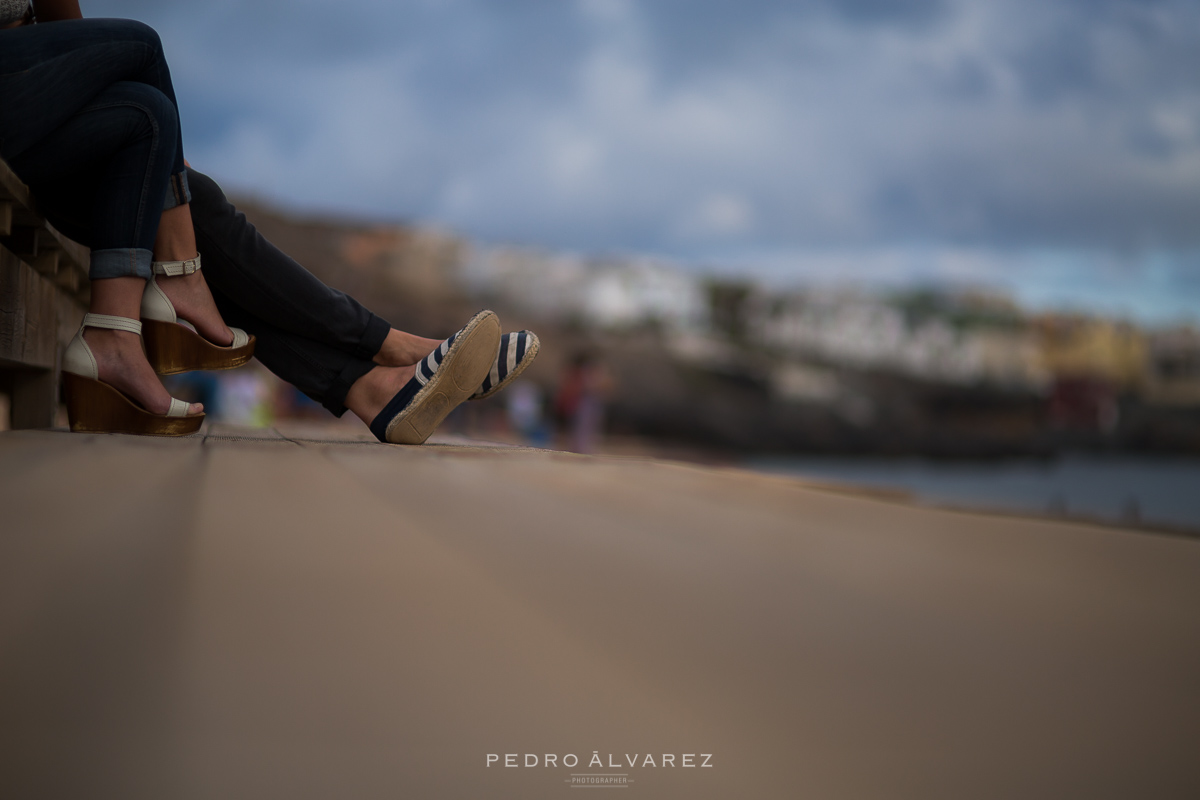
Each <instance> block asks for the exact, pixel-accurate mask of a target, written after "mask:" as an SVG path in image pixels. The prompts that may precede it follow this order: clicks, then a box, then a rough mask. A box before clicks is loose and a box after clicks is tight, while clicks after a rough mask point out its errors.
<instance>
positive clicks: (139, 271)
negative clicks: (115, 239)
mask: <svg viewBox="0 0 1200 800" xmlns="http://www.w3.org/2000/svg"><path fill="white" fill-rule="evenodd" d="M153 261H154V253H153V252H151V251H150V250H143V249H142V248H140V247H121V248H114V249H111V250H93V251H92V259H91V266H90V267H89V268H88V277H89V278H90V279H91V280H94V281H97V280H104V279H105V278H143V279H145V280H150V275H151V266H150V265H151V263H152V262H153Z"/></svg>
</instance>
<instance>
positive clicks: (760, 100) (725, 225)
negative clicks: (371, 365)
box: [82, 0, 1200, 321]
mask: <svg viewBox="0 0 1200 800" xmlns="http://www.w3.org/2000/svg"><path fill="white" fill-rule="evenodd" d="M82 6H83V8H84V13H85V14H87V15H89V16H128V17H133V18H136V19H141V20H143V21H146V22H148V23H150V24H151V25H153V26H154V27H155V28H157V29H158V30H159V32H160V33H161V35H162V37H163V39H164V42H165V45H166V48H167V54H168V58H169V59H170V62H171V65H172V70H173V73H174V75H175V80H176V84H177V88H178V91H179V95H180V103H181V106H182V109H181V110H182V115H183V119H184V137H185V142H186V147H187V151H188V156H189V160H191V161H192V163H193V164H194V165H196V166H197V167H198V168H200V169H202V170H204V171H208V172H210V173H211V174H212V175H214V177H217V178H218V179H219V180H221V181H222V183H224V184H225V185H226V186H227V188H231V189H236V190H239V191H242V192H254V193H255V194H258V195H260V196H264V197H266V198H269V199H271V200H274V201H276V202H279V203H282V204H284V205H286V206H288V207H291V208H293V209H328V210H334V211H339V212H343V213H350V214H356V215H357V214H361V215H366V216H369V217H371V218H375V219H383V220H415V221H421V222H428V223H433V224H437V225H440V226H442V227H446V228H450V229H453V230H457V231H459V232H462V233H464V234H467V235H470V236H473V237H476V238H478V239H480V240H483V241H487V242H513V243H521V244H529V245H537V246H543V247H547V248H554V249H565V250H572V251H577V252H582V253H595V254H611V253H644V254H651V255H658V256H662V257H666V258H669V259H673V260H676V261H678V262H680V263H683V264H687V265H690V266H694V267H696V268H702V269H708V270H718V271H721V272H727V273H743V274H751V275H756V276H759V277H761V278H763V279H764V280H767V281H770V282H772V283H776V284H790V283H812V282H865V283H872V284H874V283H885V284H904V283H908V282H913V281H918V282H928V281H953V282H959V283H983V284H991V285H995V286H998V287H1003V288H1006V289H1008V290H1010V291H1012V292H1013V293H1015V294H1016V295H1017V296H1018V297H1019V298H1020V299H1021V300H1022V301H1024V302H1025V303H1028V304H1031V305H1036V306H1057V307H1063V306H1074V307H1080V308H1090V309H1098V310H1106V311H1111V312H1116V313H1121V314H1127V315H1131V316H1134V317H1137V318H1139V319H1142V320H1146V321H1164V320H1172V319H1181V318H1188V317H1189V316H1190V318H1191V319H1193V320H1196V321H1200V2H1196V0H1161V1H1160V0H1128V1H1126V2H1120V1H1118V0H808V1H803V0H792V1H791V2H785V1H784V0H738V1H737V2H708V1H707V0H654V2H650V1H649V0H644V1H643V2H633V0H537V1H535V0H503V1H501V2H497V0H407V1H401V0H324V1H323V2H317V1H316V0H286V1H285V0H242V1H241V2H233V1H232V0H204V2H195V1H194V0H192V1H191V2H167V1H166V0H83V2H82Z"/></svg>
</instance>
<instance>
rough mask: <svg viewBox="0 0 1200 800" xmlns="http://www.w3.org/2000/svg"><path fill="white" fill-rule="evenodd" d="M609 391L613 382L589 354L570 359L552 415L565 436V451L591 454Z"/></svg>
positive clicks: (600, 429)
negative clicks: (566, 447)
mask: <svg viewBox="0 0 1200 800" xmlns="http://www.w3.org/2000/svg"><path fill="white" fill-rule="evenodd" d="M611 391H612V380H611V378H610V377H609V375H608V372H607V370H605V369H604V366H603V365H602V364H600V363H599V361H597V360H596V358H595V357H594V356H592V355H591V354H590V353H580V354H578V355H577V356H575V358H574V359H572V361H571V364H570V366H569V367H567V369H566V371H565V372H564V373H563V376H562V379H561V380H560V381H559V384H558V392H557V394H556V395H555V398H554V415H555V417H556V418H557V420H558V423H559V427H560V429H562V430H565V432H566V435H567V437H568V440H567V444H568V449H569V450H572V451H573V452H576V453H594V452H596V450H597V445H598V443H599V440H600V434H601V431H602V430H603V427H604V401H605V400H606V399H607V398H608V395H609V394H610V393H611Z"/></svg>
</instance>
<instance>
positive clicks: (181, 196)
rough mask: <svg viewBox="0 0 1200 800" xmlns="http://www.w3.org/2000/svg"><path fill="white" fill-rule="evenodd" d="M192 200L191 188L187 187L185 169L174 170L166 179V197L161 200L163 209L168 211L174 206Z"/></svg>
mask: <svg viewBox="0 0 1200 800" xmlns="http://www.w3.org/2000/svg"><path fill="white" fill-rule="evenodd" d="M190 202H192V190H191V189H190V188H188V181H187V171H186V170H185V171H183V172H176V173H175V174H174V175H172V176H171V178H170V180H168V181H167V198H166V200H164V201H163V211H169V210H170V209H172V208H175V206H181V205H183V204H184V203H190Z"/></svg>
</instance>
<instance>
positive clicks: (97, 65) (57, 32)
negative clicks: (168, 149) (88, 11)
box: [0, 19, 187, 207]
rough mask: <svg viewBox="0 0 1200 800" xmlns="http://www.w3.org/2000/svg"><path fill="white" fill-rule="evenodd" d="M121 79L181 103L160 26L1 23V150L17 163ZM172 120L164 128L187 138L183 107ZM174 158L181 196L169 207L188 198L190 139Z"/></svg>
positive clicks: (175, 191)
mask: <svg viewBox="0 0 1200 800" xmlns="http://www.w3.org/2000/svg"><path fill="white" fill-rule="evenodd" d="M119 81H132V82H134V83H141V84H145V85H147V86H150V87H152V88H154V89H157V90H158V91H159V92H160V93H162V95H163V96H165V97H166V99H167V100H168V101H169V102H170V104H171V106H172V107H173V108H174V107H176V102H175V90H174V88H173V86H172V84H171V74H170V71H169V70H168V68H167V63H166V60H165V59H164V58H163V51H162V43H161V42H160V40H159V38H158V34H157V33H155V32H154V29H153V28H150V27H149V26H147V25H144V24H142V23H140V22H134V21H133V20H119V19H82V20H69V21H63V22H54V23H49V24H43V25H27V26H24V27H20V28H12V29H10V30H3V31H0V97H3V98H4V102H3V103H2V104H0V156H2V157H3V158H4V159H5V160H6V161H8V162H10V163H12V161H13V159H15V158H16V157H18V156H20V155H21V154H22V153H24V152H25V151H26V150H27V149H29V148H30V147H32V146H33V145H34V144H36V143H37V142H40V141H42V139H44V138H45V137H46V136H47V135H49V134H50V133H51V132H52V131H54V130H55V129H57V128H58V127H60V126H61V125H63V124H64V123H65V122H66V121H67V120H69V119H71V118H72V117H74V116H75V115H76V114H77V113H78V112H79V111H80V110H81V109H83V108H84V107H85V106H87V105H89V104H90V103H91V102H92V101H93V100H95V98H96V97H97V96H98V95H99V94H100V93H101V92H103V91H105V90H107V89H108V88H110V87H111V86H112V85H113V84H114V83H117V82H119ZM170 127H172V128H173V129H174V130H173V131H164V135H173V137H174V140H175V141H176V142H177V143H179V142H181V141H182V136H181V134H180V129H179V118H178V114H176V116H175V119H174V121H173V123H172V124H171V125H170ZM169 158H170V162H171V163H170V173H169V174H170V176H171V178H170V182H169V191H170V194H171V195H172V198H173V201H172V202H169V203H168V205H167V207H170V206H175V205H179V204H180V203H185V202H187V183H186V177H185V176H184V163H183V148H182V146H180V145H177V146H176V148H175V152H173V153H171V154H170V156H169ZM14 169H16V167H14ZM18 174H20V171H19V170H18Z"/></svg>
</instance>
